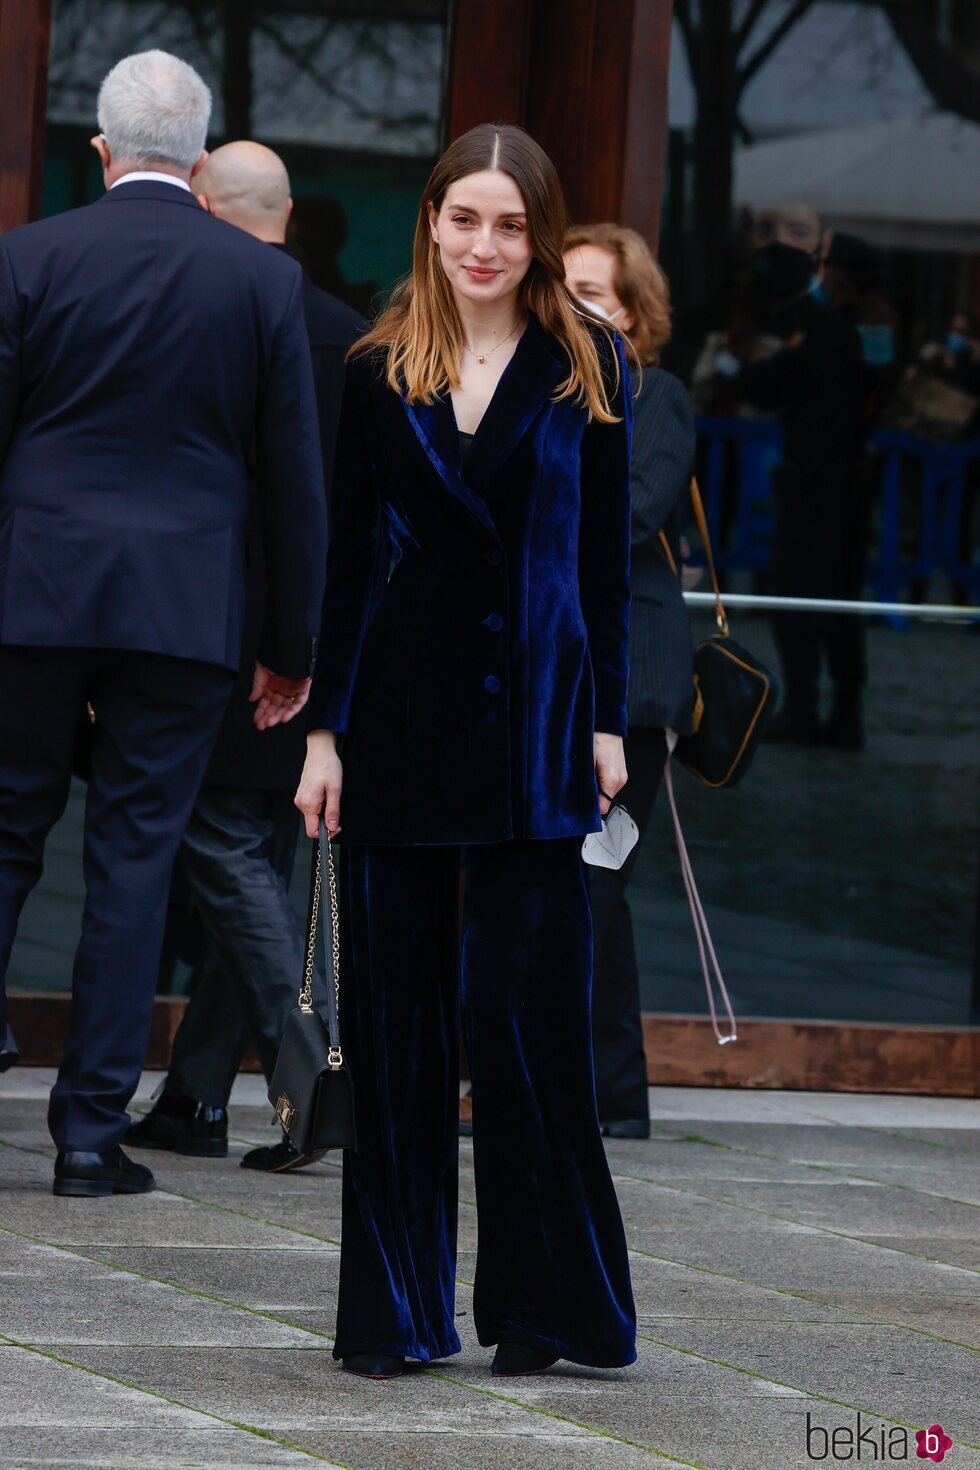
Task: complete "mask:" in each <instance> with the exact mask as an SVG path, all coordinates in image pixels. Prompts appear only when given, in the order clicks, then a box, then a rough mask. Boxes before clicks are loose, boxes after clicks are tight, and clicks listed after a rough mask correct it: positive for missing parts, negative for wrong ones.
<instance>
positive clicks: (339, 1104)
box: [269, 817, 357, 1154]
mask: <svg viewBox="0 0 980 1470" xmlns="http://www.w3.org/2000/svg"><path fill="white" fill-rule="evenodd" d="M313 863H314V869H313V882H312V891H311V894H310V922H309V934H308V937H307V942H306V965H305V968H304V972H303V983H302V987H301V989H300V992H299V1000H298V1002H297V1005H296V1009H295V1010H294V1011H290V1013H289V1015H288V1016H287V1017H286V1024H285V1026H284V1027H283V1032H282V1041H281V1042H280V1043H279V1055H278V1056H277V1058H276V1066H275V1071H274V1072H273V1074H272V1081H271V1082H270V1083H269V1101H270V1102H271V1103H272V1106H273V1107H274V1108H275V1110H276V1116H277V1117H278V1119H279V1121H280V1123H281V1124H282V1126H283V1128H284V1129H285V1130H286V1132H287V1134H288V1135H289V1140H290V1142H291V1143H292V1144H293V1145H294V1146H295V1147H296V1148H298V1149H299V1151H300V1153H303V1154H314V1153H323V1152H324V1151H325V1150H326V1149H329V1148H356V1147H357V1128H356V1124H355V1118H354V1083H353V1079H352V1078H351V1074H350V1071H349V1069H348V1066H347V1063H346V1062H345V1061H344V1053H343V1049H342V1048H341V1045H340V1016H339V1007H340V931H339V926H338V921H337V879H336V874H335V871H334V861H333V847H332V845H331V842H330V837H329V835H328V833H327V828H326V824H325V822H324V820H323V818H322V817H321V818H320V840H319V842H318V844H317V846H316V847H315V849H314V856H313ZM324 874H326V878H327V888H328V892H329V897H330V941H329V942H328V940H327V926H326V920H324V922H323V926H322V927H323V953H324V958H325V961H326V977H327V1025H326V1027H325V1026H324V1024H323V1021H322V1020H321V1018H320V1016H319V1015H318V1014H317V1012H316V1011H315V1010H314V1008H313V957H314V954H315V953H316V931H317V927H318V922H319V914H320V899H321V893H322V887H323V877H324Z"/></svg>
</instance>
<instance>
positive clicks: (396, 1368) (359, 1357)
mask: <svg viewBox="0 0 980 1470" xmlns="http://www.w3.org/2000/svg"><path fill="white" fill-rule="evenodd" d="M341 1362H342V1363H343V1365H344V1367H345V1368H346V1369H347V1372H348V1373H356V1374H357V1376H358V1377H359V1378H400V1377H401V1376H402V1374H403V1373H404V1372H405V1359H404V1358H394V1357H391V1356H390V1355H389V1354H388V1353H355V1354H354V1356H353V1357H352V1358H342V1359H341Z"/></svg>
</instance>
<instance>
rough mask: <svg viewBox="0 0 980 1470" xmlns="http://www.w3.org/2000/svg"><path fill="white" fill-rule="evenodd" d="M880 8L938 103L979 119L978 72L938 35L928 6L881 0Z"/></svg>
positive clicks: (977, 120)
mask: <svg viewBox="0 0 980 1470" xmlns="http://www.w3.org/2000/svg"><path fill="white" fill-rule="evenodd" d="M881 8H882V10H884V12H885V14H886V15H887V16H888V19H889V20H890V21H891V23H892V27H893V29H894V31H895V34H896V36H897V37H898V39H899V41H900V42H901V43H902V45H903V47H904V48H905V50H906V52H907V53H908V57H909V60H910V61H911V63H912V65H913V66H914V67H915V69H916V71H917V72H918V73H919V76H920V77H921V78H922V80H923V82H924V83H925V85H926V87H927V88H928V90H929V91H930V92H931V93H932V95H933V97H934V98H935V100H936V103H937V104H938V106H939V107H944V108H946V109H947V110H948V111H950V112H958V113H959V114H960V116H961V117H968V118H971V119H972V120H973V121H974V122H980V85H978V78H977V73H976V71H975V70H974V69H973V68H972V67H971V66H969V65H967V63H966V62H965V61H964V60H963V59H962V56H961V55H960V53H959V50H958V48H956V47H954V46H949V45H946V44H945V43H944V42H943V41H941V40H940V39H939V37H938V35H937V34H936V25H935V19H934V16H933V15H932V13H931V7H927V6H924V5H922V6H919V5H907V4H904V3H903V0H882V5H881Z"/></svg>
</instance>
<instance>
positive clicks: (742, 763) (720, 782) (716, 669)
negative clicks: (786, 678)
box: [660, 479, 776, 787]
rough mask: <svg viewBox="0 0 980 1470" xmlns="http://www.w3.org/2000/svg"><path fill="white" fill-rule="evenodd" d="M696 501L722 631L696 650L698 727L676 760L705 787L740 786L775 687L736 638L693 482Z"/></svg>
mask: <svg viewBox="0 0 980 1470" xmlns="http://www.w3.org/2000/svg"><path fill="white" fill-rule="evenodd" d="M691 503H692V505H693V507H694V518H695V520H696V521H697V526H698V530H699V532H700V534H701V540H702V543H703V545H704V552H705V556H706V558H707V562H708V570H709V572H710V574H711V585H712V587H713V588H714V594H715V622H716V624H717V626H718V632H717V634H715V635H714V636H713V637H711V638H706V639H705V641H704V642H703V643H699V644H698V646H697V648H696V649H695V650H694V716H693V726H694V728H693V731H692V733H691V734H690V735H682V736H681V737H680V739H679V740H678V742H677V745H676V747H675V749H674V756H675V758H676V759H677V760H678V761H680V763H681V765H682V766H684V767H686V769H687V770H689V771H690V772H691V774H692V775H693V776H697V778H698V780H699V781H702V782H703V783H704V785H705V786H711V787H720V786H737V785H738V783H739V781H741V780H742V777H743V776H744V775H745V773H746V771H747V770H748V768H749V763H750V762H751V760H752V757H753V755H754V754H755V750H756V746H757V745H758V744H759V741H760V740H761V739H762V737H763V735H764V733H765V730H766V726H767V725H768V723H769V720H770V717H771V715H772V710H773V705H774V703H775V697H776V695H775V691H776V683H775V680H774V679H773V676H772V674H771V673H770V672H769V670H768V669H767V668H766V666H765V664H763V663H761V662H760V661H759V659H757V658H755V657H754V655H753V654H751V653H749V651H748V649H747V648H743V647H742V645H741V644H740V643H736V642H735V639H734V638H733V637H732V636H731V633H730V631H729V627H728V617H727V615H726V613H725V609H724V606H723V604H722V600H721V592H720V591H719V588H718V574H717V572H716V571H715V559H714V557H713V555H712V552H711V538H710V537H709V535H708V523H707V520H706V519H705V514H704V506H703V505H702V503H701V492H700V491H699V490H698V482H697V480H694V479H692V480H691ZM660 537H661V542H662V544H663V546H664V549H665V550H666V553H667V558H668V560H669V562H670V564H671V566H672V567H673V568H674V570H675V571H676V570H677V568H676V564H675V562H674V558H673V555H672V553H671V550H670V544H669V542H668V541H667V538H666V536H665V535H664V533H663V532H662V531H661V533H660Z"/></svg>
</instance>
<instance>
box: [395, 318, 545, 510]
mask: <svg viewBox="0 0 980 1470" xmlns="http://www.w3.org/2000/svg"><path fill="white" fill-rule="evenodd" d="M567 372H568V364H567V362H565V361H564V360H563V358H562V356H561V350H560V348H558V346H557V344H553V343H552V342H551V339H550V338H549V337H548V335H547V333H546V332H544V331H543V329H542V328H541V326H540V324H539V323H538V320H537V318H536V317H534V316H532V317H530V318H529V320H528V324H527V327H526V329H525V331H524V335H523V336H522V338H521V340H520V341H519V342H518V344H517V349H516V351H515V352H514V355H513V357H512V358H511V360H510V362H509V363H508V364H507V367H506V368H505V369H504V372H503V375H502V376H501V379H500V382H499V383H498V384H497V387H496V391H495V392H494V395H493V397H492V398H491V400H490V403H489V405H488V407H487V411H486V413H485V414H484V415H483V418H482V420H481V421H480V426H479V428H478V429H477V431H476V435H475V437H474V439H473V444H472V446H471V447H470V452H469V456H468V458H467V469H466V479H465V480H464V479H463V478H462V476H461V475H460V457H459V436H458V430H457V427H456V416H455V414H454V413H453V405H452V400H451V398H450V397H449V395H448V394H446V395H444V396H443V397H441V398H437V399H436V401H435V403H408V402H407V401H406V400H405V399H404V398H403V399H402V404H403V406H404V409H405V412H406V414H407V415H408V420H409V423H410V424H411V425H412V428H413V429H414V431H415V434H416V437H417V438H418V441H419V443H420V444H421V446H422V448H423V449H424V450H425V453H426V454H427V455H428V457H429V460H430V461H431V463H432V465H433V467H434V468H435V469H436V471H437V472H438V474H439V476H440V478H441V479H442V481H443V483H444V484H445V486H446V488H447V489H448V490H449V491H450V492H451V493H452V494H453V495H455V496H456V497H457V498H458V499H459V500H461V501H462V502H463V503H464V505H466V506H468V508H469V509H470V511H471V512H472V514H473V515H475V516H476V518H477V520H479V521H480V522H481V523H482V524H483V525H484V526H486V527H487V529H488V530H490V531H492V532H493V533H494V535H496V534H497V531H496V527H495V525H494V523H493V517H492V516H491V515H490V512H489V511H488V510H487V507H486V505H485V504H484V502H483V500H482V499H481V498H480V495H481V492H482V491H483V490H484V489H485V488H486V486H487V485H489V484H490V482H491V480H492V479H493V477H494V475H496V474H497V472H498V471H499V470H500V468H501V467H502V465H503V464H504V463H505V462H506V460H507V459H508V458H509V456H510V455H511V454H512V453H513V451H514V449H515V448H516V447H517V445H518V444H519V443H520V441H521V439H522V438H523V436H524V435H525V434H526V433H527V431H528V429H529V428H530V426H531V424H532V423H533V421H534V419H535V418H536V417H537V415H538V413H539V412H540V411H541V407H542V405H543V404H544V403H545V402H546V401H547V400H548V399H549V398H550V397H551V395H552V393H553V392H554V391H555V389H556V388H557V386H558V384H559V383H560V382H561V380H562V378H563V377H565V376H566V374H567Z"/></svg>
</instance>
